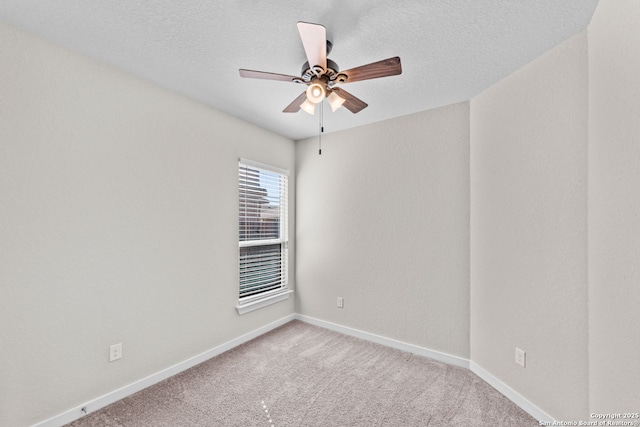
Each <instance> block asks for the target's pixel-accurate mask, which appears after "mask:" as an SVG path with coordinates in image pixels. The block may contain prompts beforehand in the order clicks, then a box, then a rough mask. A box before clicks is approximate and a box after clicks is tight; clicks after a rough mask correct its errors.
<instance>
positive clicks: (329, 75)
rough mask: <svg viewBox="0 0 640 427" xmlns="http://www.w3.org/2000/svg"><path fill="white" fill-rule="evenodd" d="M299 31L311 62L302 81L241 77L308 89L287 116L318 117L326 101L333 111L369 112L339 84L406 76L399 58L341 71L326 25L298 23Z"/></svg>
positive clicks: (249, 73)
mask: <svg viewBox="0 0 640 427" xmlns="http://www.w3.org/2000/svg"><path fill="white" fill-rule="evenodd" d="M298 31H299V33H300V38H301V39H302V45H303V46H304V51H305V53H306V56H307V62H305V63H304V65H303V66H302V72H301V74H300V77H298V76H289V75H285V74H276V73H268V72H265V71H254V70H245V69H241V70H240V77H245V78H251V79H265V80H279V81H284V82H292V83H300V84H305V85H307V89H306V90H305V91H304V92H302V93H301V94H300V95H299V96H298V97H297V98H296V99H294V100H293V102H292V103H291V104H289V105H288V106H287V107H286V108H285V109H284V110H283V112H284V113H296V112H298V111H299V110H300V109H302V110H304V111H306V112H307V113H309V114H314V112H315V106H316V104H318V103H320V102H322V101H323V100H324V99H325V98H326V99H327V102H328V103H329V105H330V106H331V110H332V111H336V110H337V109H338V108H340V107H341V106H344V107H345V108H346V109H347V110H349V111H351V112H352V113H354V114H355V113H357V112H359V111H361V110H363V109H364V108H366V107H367V105H368V104H367V103H365V102H364V101H362V100H360V99H358V98H356V97H355V96H353V95H351V94H350V93H349V92H347V91H346V90H344V89H342V88H337V87H335V86H336V85H337V84H345V83H352V82H357V81H362V80H369V79H376V78H379V77H387V76H395V75H398V74H401V73H402V66H401V64H400V58H399V57H397V56H395V57H393V58H388V59H383V60H382V61H377V62H372V63H371V64H367V65H361V66H360V67H355V68H351V69H349V70H346V71H340V70H339V68H338V64H336V63H335V62H334V61H332V60H330V59H328V58H327V55H328V54H329V53H330V52H331V47H332V44H331V42H330V41H329V40H327V35H326V29H325V27H324V26H323V25H320V24H311V23H308V22H298Z"/></svg>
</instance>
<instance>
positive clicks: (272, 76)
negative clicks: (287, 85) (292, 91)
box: [240, 69, 300, 82]
mask: <svg viewBox="0 0 640 427" xmlns="http://www.w3.org/2000/svg"><path fill="white" fill-rule="evenodd" d="M240 77H244V78H249V79H263V80H280V81H282V82H294V81H295V79H299V78H300V77H296V76H287V75H286V74H276V73H267V72H266V71H254V70H243V69H241V70H240Z"/></svg>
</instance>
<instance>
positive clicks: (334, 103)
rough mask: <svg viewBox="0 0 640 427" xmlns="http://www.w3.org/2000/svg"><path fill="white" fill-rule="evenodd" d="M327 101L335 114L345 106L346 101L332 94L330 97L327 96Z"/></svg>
mask: <svg viewBox="0 0 640 427" xmlns="http://www.w3.org/2000/svg"><path fill="white" fill-rule="evenodd" d="M327 101H328V102H329V105H330V106H331V111H333V112H334V113H335V111H336V110H337V109H338V108H340V107H342V104H344V101H345V99H344V98H342V97H340V96H339V95H338V94H337V93H335V92H331V93H330V94H329V96H327Z"/></svg>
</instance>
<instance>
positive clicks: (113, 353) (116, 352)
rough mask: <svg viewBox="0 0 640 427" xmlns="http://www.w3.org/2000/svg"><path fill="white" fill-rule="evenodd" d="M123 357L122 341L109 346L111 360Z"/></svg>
mask: <svg viewBox="0 0 640 427" xmlns="http://www.w3.org/2000/svg"><path fill="white" fill-rule="evenodd" d="M118 359H122V343H118V344H114V345H112V346H111V347H109V362H113V361H115V360H118Z"/></svg>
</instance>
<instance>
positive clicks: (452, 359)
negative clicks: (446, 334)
mask: <svg viewBox="0 0 640 427" xmlns="http://www.w3.org/2000/svg"><path fill="white" fill-rule="evenodd" d="M294 317H295V318H296V319H298V320H301V321H303V322H305V323H309V324H311V325H316V326H320V327H321V328H325V329H330V330H332V331H336V332H340V333H342V334H345V335H350V336H352V337H356V338H361V339H364V340H367V341H371V342H374V343H377V344H382V345H384V346H387V347H391V348H395V349H398V350H403V351H407V352H409V353H413V354H417V355H419V356H424V357H428V358H429V359H434V360H437V361H439V362H444V363H447V364H449V365H454V366H460V367H462V368H466V369H469V360H467V359H464V358H462V357H458V356H453V355H451V354H447V353H441V352H439V351H436V350H431V349H428V348H425V347H420V346H417V345H414V344H408V343H406V342H402V341H398V340H394V339H391V338H386V337H382V336H380V335H376V334H372V333H369V332H365V331H361V330H359V329H353V328H349V327H346V326H342V325H338V324H336V323H331V322H326V321H324V320H320V319H316V318H314V317H309V316H304V315H302V314H295V315H294Z"/></svg>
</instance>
